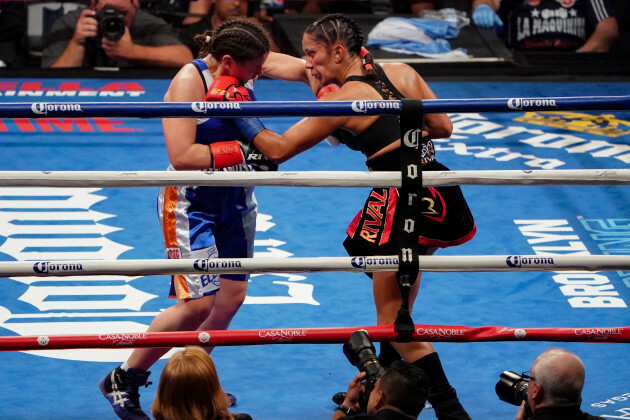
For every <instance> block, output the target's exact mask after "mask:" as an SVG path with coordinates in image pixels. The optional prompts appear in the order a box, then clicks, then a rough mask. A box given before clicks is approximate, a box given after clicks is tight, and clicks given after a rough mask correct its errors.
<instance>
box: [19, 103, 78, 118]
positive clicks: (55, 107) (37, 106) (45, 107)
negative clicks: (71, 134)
mask: <svg viewBox="0 0 630 420" xmlns="http://www.w3.org/2000/svg"><path fill="white" fill-rule="evenodd" d="M31 111H33V114H37V115H48V113H49V112H58V111H61V112H75V111H78V112H83V110H82V109H81V105H79V104H49V103H45V102H35V103H34V104H32V105H31Z"/></svg>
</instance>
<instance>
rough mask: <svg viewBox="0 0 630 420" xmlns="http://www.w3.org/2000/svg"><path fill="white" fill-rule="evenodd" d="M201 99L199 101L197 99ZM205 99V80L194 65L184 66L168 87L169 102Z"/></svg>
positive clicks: (167, 97)
mask: <svg viewBox="0 0 630 420" xmlns="http://www.w3.org/2000/svg"><path fill="white" fill-rule="evenodd" d="M198 96H199V97H200V98H201V99H197V97H198ZM203 97H205V91H204V85H203V79H202V78H201V75H200V74H199V71H198V70H197V67H195V66H194V65H193V64H192V63H188V64H186V65H184V66H183V67H182V68H181V69H180V70H179V72H177V74H176V75H175V77H174V78H173V80H171V83H170V85H169V87H168V91H167V92H166V96H165V97H164V99H165V100H167V101H186V100H190V101H193V100H203Z"/></svg>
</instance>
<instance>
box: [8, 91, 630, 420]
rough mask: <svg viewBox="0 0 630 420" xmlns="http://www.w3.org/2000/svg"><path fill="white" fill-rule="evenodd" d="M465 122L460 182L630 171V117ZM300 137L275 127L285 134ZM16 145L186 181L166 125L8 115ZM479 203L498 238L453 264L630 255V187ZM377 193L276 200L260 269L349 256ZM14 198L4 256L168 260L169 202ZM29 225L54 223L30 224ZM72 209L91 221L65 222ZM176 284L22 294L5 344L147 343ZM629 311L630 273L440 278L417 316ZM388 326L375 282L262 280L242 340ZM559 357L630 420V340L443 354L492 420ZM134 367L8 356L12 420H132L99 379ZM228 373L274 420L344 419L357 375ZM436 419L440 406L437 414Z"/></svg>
mask: <svg viewBox="0 0 630 420" xmlns="http://www.w3.org/2000/svg"><path fill="white" fill-rule="evenodd" d="M13 82H15V83H13ZM431 86H432V88H433V89H434V91H435V92H436V94H437V95H438V97H440V98H493V97H537V96H592V95H623V94H627V93H628V84H627V83H614V82H606V83H603V82H601V83H597V82H593V83H577V82H576V83H541V82H537V83H527V82H500V83H488V82H483V83H473V82H469V83H464V82H436V83H432V84H431ZM167 87H168V81H167V80H157V79H139V80H125V81H121V80H106V79H78V80H77V81H73V82H69V81H67V80H61V79H45V80H44V81H39V80H37V81H36V80H34V79H15V80H4V81H3V82H2V83H0V94H2V96H1V97H0V101H1V102H24V101H28V102H31V101H77V100H80V101H126V102H134V101H161V100H162V98H163V95H164V93H165V91H166V89H167ZM8 92H9V93H8ZM10 92H13V93H12V94H11V93H10ZM38 92H39V93H38ZM50 92H53V93H50ZM64 92H65V93H64ZM68 92H70V93H68ZM71 92H74V94H73V93H71ZM256 92H257V96H258V99H259V100H282V99H286V98H288V97H290V98H291V99H292V100H311V96H310V93H309V92H308V91H307V90H306V88H304V87H302V86H295V85H291V84H287V83H283V82H279V81H274V80H260V81H258V82H257V86H256ZM284 92H286V93H284ZM289 92H290V95H289ZM62 93H63V94H64V95H66V96H61V94H62ZM53 95H56V96H54V97H53V98H52V99H51V97H52V96H53ZM71 95H74V96H71ZM451 119H452V120H453V122H454V124H455V131H454V133H453V136H452V137H451V138H450V139H444V140H438V141H436V148H437V157H438V159H439V160H440V161H441V162H443V163H444V164H445V165H447V166H448V167H450V168H451V169H453V170H469V169H484V170H487V169H490V170H508V169H519V170H521V169H599V168H628V164H629V163H630V146H629V145H628V143H630V111H625V112H557V113H540V112H532V113H524V112H519V113H509V114H508V113H501V114H498V113H479V114H475V113H467V114H452V115H451ZM293 121H295V119H294V118H270V119H266V120H265V122H266V124H267V126H268V127H269V128H271V129H275V130H280V131H281V130H283V129H285V128H286V127H288V126H289V125H290V124H291V123H292V122H293ZM0 149H1V150H2V153H0V168H2V170H5V171H20V170H50V171H55V170H115V171H122V170H130V171H132V170H163V169H165V168H166V166H167V165H168V163H167V158H166V151H165V147H164V142H163V138H162V127H161V124H160V121H159V120H145V119H131V118H85V119H80V120H77V121H75V123H74V124H73V123H71V122H69V121H63V120H54V119H49V120H26V119H3V120H0ZM280 169H281V170H286V171H309V170H340V171H345V170H360V171H362V170H365V166H364V159H363V158H362V156H360V155H359V154H358V153H356V152H352V151H350V150H348V149H346V148H344V147H337V148H333V147H330V146H328V145H327V144H326V143H321V144H319V145H317V146H316V147H314V148H313V149H311V150H309V151H307V152H305V153H303V154H302V155H300V156H297V157H296V158H294V159H292V160H291V161H289V162H287V163H285V164H283V165H282V166H281V168H280ZM463 190H464V193H465V195H466V197H467V199H468V201H469V204H470V207H471V209H472V211H473V214H474V215H475V218H476V222H477V230H478V233H477V235H476V236H475V238H474V239H473V240H471V241H470V242H468V243H466V244H465V245H462V246H459V247H455V248H450V249H446V250H441V251H439V252H438V254H437V255H495V254H497V255H507V254H512V255H518V254H525V255H529V254H541V255H542V254H544V255H587V254H611V255H620V254H629V253H630V245H628V244H629V243H630V215H629V214H628V207H629V206H630V190H629V189H628V187H627V186H623V187H622V186H587V187H585V186H547V187H542V186H465V187H463ZM367 191H368V190H367V189H366V188H334V189H332V191H331V189H330V188H295V187H292V188H288V187H273V188H272V187H258V188H257V189H256V196H257V198H258V201H259V206H260V207H259V209H260V213H261V214H260V216H259V224H258V232H257V243H256V255H255V256H256V257H270V256H274V257H281V258H288V257H315V256H345V253H344V250H343V248H342V245H341V242H342V240H343V238H344V232H345V228H346V226H347V224H348V223H349V222H350V221H351V219H352V218H353V217H354V215H355V213H356V212H357V211H358V209H359V208H360V207H361V206H362V204H363V201H364V199H365V196H366V193H367ZM0 196H1V197H0V226H1V227H0V260H5V261H13V260H53V259H82V258H87V259H137V258H163V250H162V239H161V235H160V228H159V224H158V220H157V214H156V209H155V200H156V196H157V188H126V189H39V188H32V189H29V188H0ZM25 212H28V213H29V214H33V215H34V214H37V216H36V217H32V218H30V219H29V218H28V217H23V216H24V213H25ZM66 212H72V217H67V216H68V215H67V214H66V217H61V216H59V213H64V214H65V213H66ZM31 219H32V220H31ZM60 219H63V220H60ZM168 281H169V280H168V278H167V277H166V276H150V277H138V278H122V277H116V276H105V277H85V278H79V277H74V278H65V279H64V278H54V279H53V278H51V279H48V278H35V277H33V278H25V277H15V278H3V279H2V282H3V285H4V287H3V293H2V295H1V296H0V305H1V306H0V323H1V325H0V326H1V329H0V335H4V336H14V335H39V334H48V335H52V334H95V333H105V332H129V331H143V330H144V329H145V328H146V327H147V325H148V324H149V323H150V321H151V320H152V319H153V317H154V316H155V314H156V313H157V312H158V311H160V310H163V309H164V308H166V307H168V306H170V305H171V304H172V301H171V300H169V299H167V293H168ZM628 304H630V272H628V271H610V272H598V273H592V272H575V273H559V272H502V273H427V274H425V275H424V278H423V281H422V285H421V289H420V295H419V298H418V301H417V303H416V307H415V313H414V314H413V318H414V321H415V322H416V323H422V324H436V325H464V326H473V327H474V326H484V325H500V326H508V327H594V328H595V327H618V326H628V325H630V313H629V310H628ZM374 323H375V314H374V309H373V304H372V298H371V285H370V280H369V279H368V278H367V277H366V276H364V275H363V274H361V273H312V274H310V273H301V274H265V275H256V276H253V277H252V279H251V281H250V284H249V290H248V295H247V300H246V302H245V305H244V306H243V308H242V309H241V311H240V312H239V313H238V314H237V316H236V318H235V319H234V322H233V324H232V326H231V328H232V329H250V328H300V327H340V326H366V325H374ZM550 346H561V347H564V348H567V349H570V350H572V351H574V352H576V353H577V354H578V355H579V356H580V357H581V358H582V360H583V361H584V364H585V366H586V371H587V378H586V386H585V390H584V393H583V404H582V407H583V409H584V410H586V411H589V412H590V413H591V414H595V415H599V416H604V417H608V418H626V419H630V385H628V380H627V378H628V375H629V374H630V368H629V366H630V365H629V363H628V347H627V346H628V344H611V343H605V342H599V343H551V342H496V343H439V342H438V343H436V344H435V347H436V348H437V350H438V351H439V354H440V356H441V358H442V362H443V364H444V366H445V370H446V371H447V374H448V376H449V378H450V380H451V383H452V384H453V385H454V386H455V387H456V389H457V391H458V393H459V395H460V398H461V400H462V402H463V404H464V406H465V407H466V408H467V409H468V411H469V413H470V414H471V417H472V418H473V419H479V420H495V419H496V420H499V419H510V418H513V416H514V415H515V413H516V411H517V409H516V407H514V406H511V405H509V404H507V403H505V402H502V401H500V400H499V399H498V397H497V396H496V394H495V391H494V386H495V384H496V382H497V380H498V379H499V374H500V373H501V372H503V371H504V370H513V371H516V372H522V371H526V370H529V368H530V366H531V364H532V362H533V360H534V359H535V357H536V356H537V355H538V354H539V353H541V352H542V351H543V350H544V349H546V348H548V347H550ZM128 354H129V350H103V349H97V350H63V351H35V352H30V351H29V352H2V353H0V365H1V366H2V369H1V370H0V375H1V376H0V378H2V383H3V386H2V392H1V393H0V418H2V419H14V420H18V419H20V420H21V419H41V418H45V419H55V420H56V419H64V420H71V419H77V420H78V419H81V420H88V419H105V418H114V415H113V412H112V411H111V408H110V406H109V403H108V402H107V401H106V400H105V399H104V398H103V396H102V395H101V393H100V391H99V389H98V386H97V382H98V380H99V379H100V378H101V377H102V376H103V375H105V374H106V373H107V372H108V371H110V370H111V369H112V368H113V367H114V366H116V364H117V363H118V362H120V361H122V360H124V359H126V357H127V355H128ZM213 358H214V360H215V363H216V365H217V368H218V370H219V375H220V379H221V381H222V383H223V385H224V388H225V389H226V390H227V391H228V392H231V393H234V394H236V395H237V397H238V405H237V406H236V407H234V410H235V411H240V412H246V413H249V414H250V415H251V416H252V417H253V418H255V419H260V420H271V419H278V420H281V419H293V418H296V417H300V418H304V419H327V418H330V416H332V414H333V413H334V410H335V406H334V404H333V403H332V402H331V399H330V397H331V396H332V395H333V394H334V393H335V392H338V391H342V390H345V389H346V387H347V383H348V382H349V381H350V379H351V378H352V377H353V376H354V375H355V373H356V372H357V371H356V368H355V367H353V366H352V365H350V363H349V362H348V361H347V359H346V358H345V356H344V355H343V352H342V346H341V345H340V344H319V345H312V344H299V345H282V344H277V345H265V346H242V347H221V348H217V349H216V350H215V351H214V353H213ZM163 365H164V359H163V360H161V361H160V362H158V363H157V364H156V365H155V366H154V368H153V369H152V371H153V374H152V377H151V379H152V380H153V382H154V384H153V385H152V386H150V387H148V388H146V389H143V390H141V394H142V396H141V401H142V404H143V407H144V408H145V409H146V411H147V412H148V411H149V408H150V406H151V403H152V400H153V397H154V394H155V390H156V383H157V379H158V377H159V374H160V372H161V370H162V367H163ZM434 417H435V416H434V414H433V412H432V410H430V409H427V410H425V411H423V412H422V413H421V415H420V419H431V418H434Z"/></svg>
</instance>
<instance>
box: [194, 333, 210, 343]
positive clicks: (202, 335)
mask: <svg viewBox="0 0 630 420" xmlns="http://www.w3.org/2000/svg"><path fill="white" fill-rule="evenodd" d="M197 338H198V339H199V342H200V343H204V344H206V343H207V342H208V341H210V334H208V333H207V332H200V333H199V335H198V336H197Z"/></svg>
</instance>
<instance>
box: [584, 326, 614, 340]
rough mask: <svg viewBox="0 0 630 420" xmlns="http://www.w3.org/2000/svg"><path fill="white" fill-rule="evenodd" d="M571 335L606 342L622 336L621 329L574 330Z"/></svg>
mask: <svg viewBox="0 0 630 420" xmlns="http://www.w3.org/2000/svg"><path fill="white" fill-rule="evenodd" d="M573 333H574V334H575V335H577V336H588V337H589V338H591V339H593V340H601V341H606V340H608V339H609V338H611V337H612V336H620V335H623V328H621V327H612V328H576V329H574V330H573Z"/></svg>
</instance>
